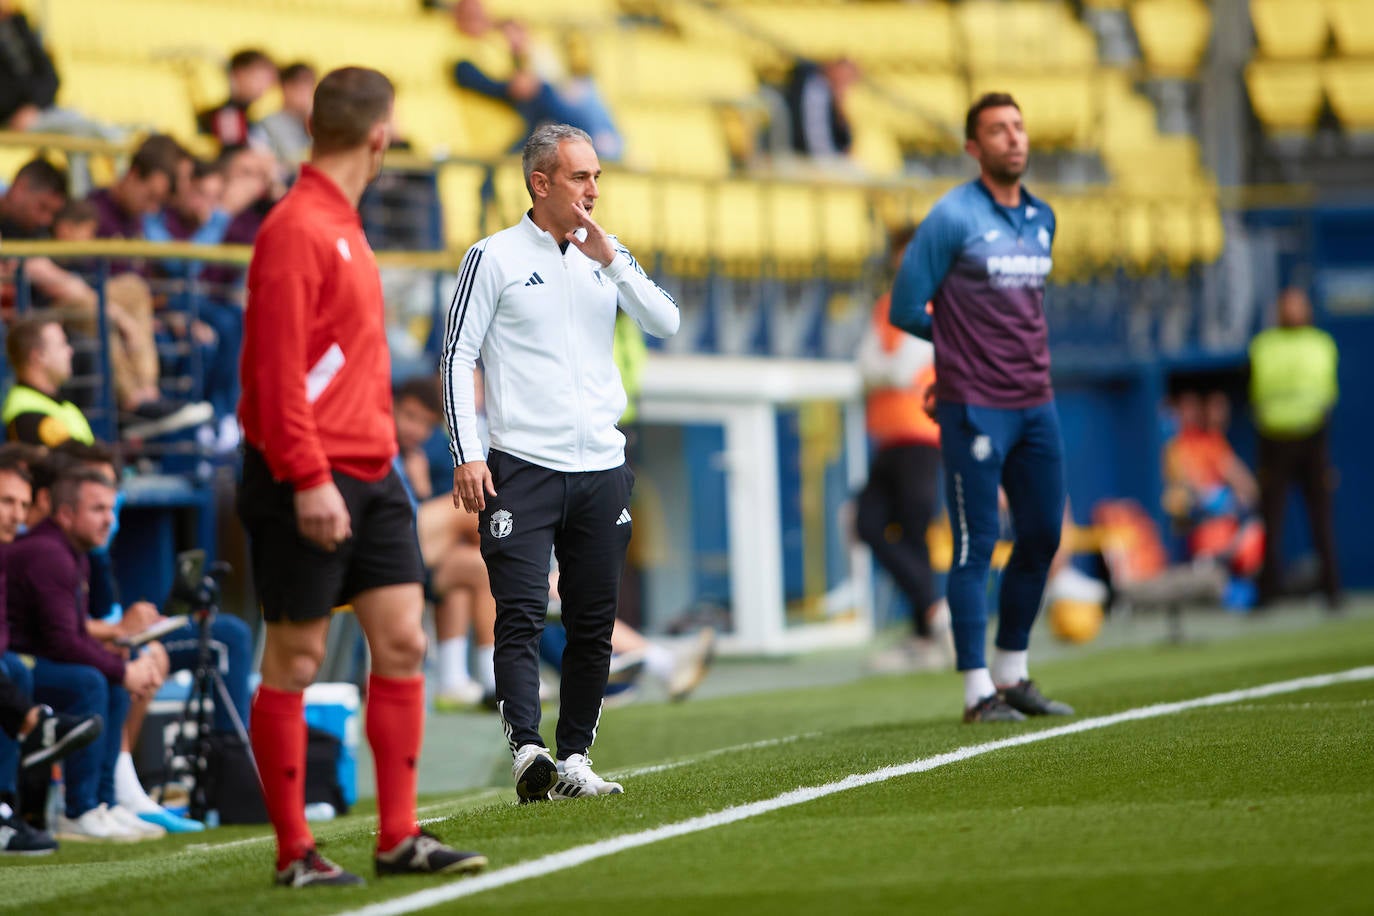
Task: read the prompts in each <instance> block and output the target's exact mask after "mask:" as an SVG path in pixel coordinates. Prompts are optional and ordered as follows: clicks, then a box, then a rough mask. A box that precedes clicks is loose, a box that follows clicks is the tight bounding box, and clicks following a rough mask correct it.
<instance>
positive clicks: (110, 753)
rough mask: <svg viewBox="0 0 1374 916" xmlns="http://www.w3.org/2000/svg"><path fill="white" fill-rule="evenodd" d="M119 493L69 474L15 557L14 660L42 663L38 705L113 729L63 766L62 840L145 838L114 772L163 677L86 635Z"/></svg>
mask: <svg viewBox="0 0 1374 916" xmlns="http://www.w3.org/2000/svg"><path fill="white" fill-rule="evenodd" d="M115 492H116V491H115V487H114V483H113V481H111V480H110V479H109V478H108V477H106V476H105V475H104V474H102V473H100V472H99V471H94V470H90V469H87V468H80V469H75V470H72V471H69V472H66V473H64V474H63V475H62V476H60V477H59V478H58V479H57V481H56V483H54V484H53V487H52V516H51V517H50V518H48V519H47V520H45V521H43V522H41V523H40V524H38V525H37V526H35V527H34V528H33V530H31V531H30V532H29V533H28V534H27V535H25V536H24V537H22V538H20V539H19V540H18V541H16V542H15V544H14V545H13V546H12V547H10V549H9V556H8V571H7V582H6V589H5V592H6V597H7V614H8V619H9V624H10V638H11V643H12V647H13V649H14V651H16V652H19V653H21V654H25V655H31V656H33V657H34V663H33V689H34V696H35V698H36V699H38V700H40V701H42V702H46V703H48V704H49V705H51V706H53V707H55V708H57V709H61V710H62V711H64V712H66V713H69V714H73V715H83V714H84V715H90V714H93V713H99V714H100V715H101V716H102V717H103V718H104V720H105V730H104V732H103V734H102V735H101V738H100V740H98V741H96V742H95V743H93V744H92V745H91V746H90V747H88V748H85V749H84V750H81V751H79V752H77V753H75V754H72V755H71V756H70V757H69V758H68V759H67V762H66V764H65V770H66V794H67V810H66V816H65V817H63V818H60V819H59V822H58V824H57V835H58V837H59V838H62V837H64V836H65V837H68V838H71V839H87V840H89V839H101V840H106V839H133V838H135V837H136V836H137V831H138V829H139V828H138V827H136V826H131V825H130V824H129V823H126V822H125V821H126V820H127V818H125V817H124V814H125V812H123V809H119V808H115V807H114V802H115V799H114V765H115V761H116V759H117V758H118V756H119V746H120V736H121V734H122V732H123V726H124V717H125V715H126V714H127V712H128V709H129V694H130V692H132V693H135V694H138V695H144V694H147V693H150V692H152V691H155V690H157V688H158V687H159V686H160V685H161V682H162V672H161V670H160V668H159V666H158V664H157V663H156V662H155V661H154V660H153V658H152V657H151V656H149V655H144V656H142V657H140V658H137V659H133V660H130V661H126V660H125V659H124V658H122V657H121V656H120V655H117V654H115V652H113V651H111V650H110V649H108V648H106V647H105V645H104V644H103V643H101V642H100V641H99V640H97V639H95V638H94V637H92V636H90V635H89V634H88V633H87V632H86V619H87V617H88V616H89V615H88V609H87V602H88V598H89V575H90V561H89V559H88V558H87V556H86V554H87V552H88V551H90V550H91V549H93V548H95V547H98V546H100V545H101V544H104V543H105V541H106V540H107V539H108V538H109V534H110V527H111V526H112V525H113V524H114V503H115ZM128 817H129V818H133V820H135V821H136V820H137V818H136V817H134V816H133V815H132V814H129V815H128Z"/></svg>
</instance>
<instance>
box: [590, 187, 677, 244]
mask: <svg viewBox="0 0 1374 916" xmlns="http://www.w3.org/2000/svg"><path fill="white" fill-rule="evenodd" d="M656 184H657V179H656V178H654V177H653V176H652V175H640V174H636V173H634V172H627V171H624V170H620V169H617V170H610V171H605V172H603V173H602V176H601V181H600V182H599V190H600V192H601V197H600V198H598V200H597V202H596V206H595V207H594V208H593V210H592V216H593V217H594V218H595V219H596V221H597V222H598V223H600V224H601V225H602V227H604V228H605V230H606V231H607V232H610V233H612V234H613V235H615V236H616V237H617V238H618V239H620V241H622V242H624V243H625V246H626V247H627V248H629V249H630V251H632V252H634V254H635V257H636V258H637V259H638V260H640V261H642V262H644V263H645V264H646V265H647V264H651V263H652V261H653V255H654V252H655V251H657V250H658V247H659V231H658V227H659V225H660V223H661V220H662V218H663V214H662V213H661V212H660V210H659V207H658V203H657V197H656V193H655V186H656ZM646 269H647V267H646Z"/></svg>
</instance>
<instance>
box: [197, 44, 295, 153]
mask: <svg viewBox="0 0 1374 916" xmlns="http://www.w3.org/2000/svg"><path fill="white" fill-rule="evenodd" d="M276 84H277V65H276V64H274V63H272V58H270V57H268V56H267V55H266V54H265V53H263V52H262V51H259V50H258V49H256V48H246V49H244V50H242V51H236V52H235V53H234V56H233V57H231V58H229V98H227V99H225V100H224V101H223V102H222V103H220V104H219V105H217V106H215V107H214V108H207V109H206V110H205V111H201V112H198V113H197V114H196V129H197V130H199V131H200V132H201V133H203V134H208V135H209V136H211V137H214V138H215V139H216V140H218V141H219V145H220V149H223V150H231V149H240V148H242V147H245V146H247V145H248V109H249V108H251V107H252V106H253V103H254V102H256V101H257V100H258V99H260V98H262V97H263V96H264V95H265V94H266V93H267V91H268V90H269V89H271V88H272V87H273V86H275V85H276Z"/></svg>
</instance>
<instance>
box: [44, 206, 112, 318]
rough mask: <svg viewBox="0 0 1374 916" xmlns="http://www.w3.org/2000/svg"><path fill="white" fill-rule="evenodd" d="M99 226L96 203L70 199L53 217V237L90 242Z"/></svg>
mask: <svg viewBox="0 0 1374 916" xmlns="http://www.w3.org/2000/svg"><path fill="white" fill-rule="evenodd" d="M99 227H100V214H99V212H97V211H96V209H95V204H93V203H91V202H90V201H89V200H85V199H82V200H69V201H67V202H66V203H65V204H63V205H62V209H61V210H58V211H57V216H56V217H54V218H53V221H52V237H53V238H55V239H56V240H57V241H59V242H89V241H90V240H91V239H93V238H95V232H96V229H98V228H99ZM106 307H107V308H108V307H109V306H108V305H107V306H106Z"/></svg>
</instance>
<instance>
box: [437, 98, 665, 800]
mask: <svg viewBox="0 0 1374 916" xmlns="http://www.w3.org/2000/svg"><path fill="white" fill-rule="evenodd" d="M523 161H524V171H525V187H526V188H527V189H528V191H529V194H530V200H531V201H532V202H533V206H532V208H531V209H530V210H529V211H528V212H527V213H526V214H525V217H524V219H522V220H521V221H520V223H519V224H518V225H516V226H512V227H511V228H509V229H505V230H503V231H501V232H498V233H496V234H495V235H492V236H488V237H487V238H485V239H483V240H482V241H480V242H478V243H477V244H476V245H473V246H472V248H471V249H469V250H468V253H467V256H466V257H465V258H464V260H463V265H462V268H461V269H460V271H459V274H458V286H457V289H456V290H455V292H454V296H453V302H452V304H451V305H450V308H449V315H448V323H447V326H446V329H445V335H444V355H443V360H442V364H441V370H442V372H443V376H444V408H445V414H446V419H447V421H448V424H449V429H450V432H451V434H452V452H453V462H454V472H453V502H454V505H455V506H459V507H461V508H463V509H466V510H467V511H468V512H477V513H479V519H478V525H479V532H480V535H481V539H482V556H483V558H484V559H485V560H486V563H487V570H488V573H489V576H490V579H491V590H492V595H493V596H494V597H495V598H496V657H495V667H496V695H497V700H498V703H499V708H500V712H501V717H502V721H503V724H504V726H505V729H506V737H507V739H508V740H509V742H510V748H511V753H512V755H514V758H515V764H514V766H513V768H512V773H513V774H514V777H515V789H516V793H517V794H518V795H519V796H520V798H521V800H522V801H535V800H541V799H545V798H581V797H585V796H590V795H613V794H618V793H620V792H622V791H623V789H622V787H621V786H620V784H619V783H614V782H607V781H606V780H603V779H601V778H600V777H599V776H597V775H596V774H595V773H594V772H593V771H592V769H591V761H590V760H589V759H588V757H587V752H588V750H589V749H590V748H591V744H592V740H593V739H594V738H595V736H596V727H597V722H598V720H599V719H600V716H601V700H602V697H603V696H604V694H605V689H606V676H607V672H608V669H609V665H610V659H611V630H612V629H613V628H614V626H615V609H616V601H617V599H618V591H619V583H620V574H621V570H622V568H623V567H624V564H625V548H626V547H627V546H628V544H629V542H630V531H631V522H630V511H629V505H630V490H631V488H632V487H633V485H634V474H633V472H631V470H630V468H629V466H628V465H627V464H626V463H625V437H624V436H623V435H622V434H621V432H620V430H618V429H617V428H616V422H617V421H618V420H619V419H620V415H621V413H622V412H623V411H624V409H625V403H626V401H625V389H624V387H623V386H622V385H621V381H620V374H619V372H618V371H617V370H616V367H615V361H614V359H613V358H612V345H613V341H614V337H615V320H616V315H617V310H618V309H624V310H625V312H626V313H627V314H629V315H630V317H631V318H633V319H634V320H635V321H636V322H637V323H638V324H639V326H640V327H641V328H642V329H643V330H644V331H646V332H648V333H650V334H653V335H655V336H657V337H668V336H670V335H672V334H673V333H675V332H676V331H677V328H678V310H677V304H676V303H675V302H674V301H673V299H672V297H671V296H669V295H668V294H667V293H665V292H664V291H663V290H662V289H660V288H659V287H658V286H657V285H656V284H655V283H654V282H653V281H652V280H650V279H649V277H648V276H647V275H646V274H645V273H644V271H643V269H642V268H640V266H639V264H638V263H637V262H636V261H635V259H634V257H633V256H632V255H631V254H630V252H629V251H628V250H627V249H626V248H625V247H624V246H623V245H621V244H620V243H619V242H618V241H617V240H616V238H615V236H611V235H607V234H606V232H605V230H603V229H602V228H601V226H599V225H598V224H597V223H596V221H595V220H593V219H592V215H591V214H592V209H593V208H594V206H595V205H596V199H597V197H598V194H599V192H598V190H597V180H598V179H599V178H600V176H601V166H600V163H599V162H598V160H597V156H596V151H595V150H594V149H593V148H592V142H591V138H590V137H588V135H587V134H586V133H585V132H584V131H581V130H579V129H577V128H575V127H571V126H569V125H566V124H555V125H545V126H543V127H540V128H539V129H537V130H536V131H535V132H534V133H533V134H531V136H530V138H529V140H528V141H527V142H526V144H525V149H524V156H523ZM479 354H480V356H481V358H482V365H483V368H484V371H485V373H486V406H487V419H488V424H489V429H490V439H491V453H490V456H489V458H487V459H485V460H484V458H483V454H482V446H481V443H480V442H479V441H478V438H477V424H476V415H475V409H474V404H473V387H472V385H473V382H472V368H473V365H474V364H475V362H476V360H477V357H478V355H479ZM550 551H553V552H554V554H555V555H556V556H557V558H558V563H559V567H560V569H562V570H563V573H562V576H561V577H560V580H559V597H560V598H561V600H562V604H563V625H564V627H565V628H566V629H567V632H568V647H567V650H566V651H565V653H564V656H563V680H562V689H561V692H560V704H561V705H560V710H559V720H558V731H557V739H558V740H557V745H558V748H557V750H558V754H557V761H556V762H555V760H554V757H553V756H552V755H551V754H550V753H549V750H548V748H546V747H544V746H543V740H542V738H541V737H540V735H539V716H540V709H539V651H538V647H539V636H540V632H541V631H542V630H543V626H544V616H545V614H546V613H547V610H548V597H549V596H548V591H549V587H548V572H549V553H550Z"/></svg>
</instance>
